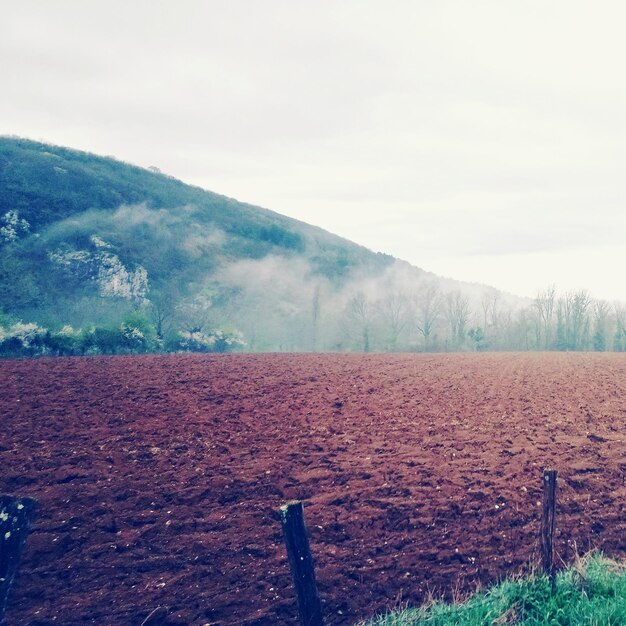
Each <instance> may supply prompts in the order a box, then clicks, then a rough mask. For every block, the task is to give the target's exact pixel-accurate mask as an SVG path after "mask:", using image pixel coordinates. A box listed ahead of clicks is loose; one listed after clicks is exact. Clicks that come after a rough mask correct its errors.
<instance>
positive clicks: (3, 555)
mask: <svg viewBox="0 0 626 626" xmlns="http://www.w3.org/2000/svg"><path fill="white" fill-rule="evenodd" d="M34 516H35V501H34V500H33V499H32V498H14V497H12V496H0V622H2V621H3V619H4V612H5V610H6V607H7V599H8V597H9V590H10V588H11V583H12V582H13V577H14V576H15V572H16V571H17V566H18V564H19V560H20V555H21V553H22V548H23V546H24V542H25V541H26V535H28V531H29V529H30V524H31V522H32V520H33V518H34Z"/></svg>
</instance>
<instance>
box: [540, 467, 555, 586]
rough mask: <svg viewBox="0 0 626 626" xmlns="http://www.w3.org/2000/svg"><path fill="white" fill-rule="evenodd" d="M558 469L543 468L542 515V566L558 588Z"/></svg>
mask: <svg viewBox="0 0 626 626" xmlns="http://www.w3.org/2000/svg"><path fill="white" fill-rule="evenodd" d="M556 476H557V472H556V470H551V469H544V470H543V511H542V515H541V566H542V568H543V571H544V572H545V573H546V574H547V575H548V576H549V577H550V584H551V585H552V590H553V591H554V590H555V588H556V572H555V569H554V529H555V526H556Z"/></svg>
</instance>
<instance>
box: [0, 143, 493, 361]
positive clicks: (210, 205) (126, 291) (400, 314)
mask: <svg viewBox="0 0 626 626" xmlns="http://www.w3.org/2000/svg"><path fill="white" fill-rule="evenodd" d="M446 293H447V295H448V299H449V300H450V303H449V304H448V305H447V308H448V309H449V311H448V318H449V317H450V316H451V315H452V313H453V308H454V299H455V298H456V307H457V309H458V310H457V315H458V316H460V318H461V319H459V320H458V323H457V327H456V328H455V326H454V322H453V323H451V324H446V325H445V328H444V321H443V317H444V316H443V313H444V308H445V307H444V300H443V297H444V294H446ZM487 293H489V294H491V295H490V296H489V297H493V298H494V299H498V298H500V296H499V295H498V294H497V292H495V290H488V289H487V288H485V287H478V286H470V285H464V284H462V283H455V282H454V281H444V280H443V279H439V278H438V277H436V276H434V275H432V274H429V273H428V272H424V271H423V270H421V269H419V268H415V267H412V266H410V265H409V264H407V263H404V262H402V261H398V260H397V259H394V258H393V257H391V256H389V255H385V254H380V253H374V252H372V251H371V250H368V249H367V248H364V247H362V246H359V245H356V244H354V243H352V242H350V241H348V240H346V239H343V238H340V237H337V236H335V235H333V234H331V233H328V232H326V231H324V230H322V229H320V228H317V227H315V226H311V225H309V224H305V223H303V222H300V221H298V220H294V219H291V218H288V217H285V216H283V215H280V214H278V213H275V212H273V211H270V210H267V209H263V208H260V207H256V206H252V205H249V204H245V203H242V202H238V201H237V200H234V199H232V198H228V197H225V196H221V195H218V194H216V193H212V192H210V191H205V190H203V189H200V188H198V187H193V186H190V185H186V184H184V183H183V182H181V181H179V180H177V179H175V178H172V177H170V176H167V175H165V174H162V173H160V172H158V171H153V170H151V169H143V168H140V167H136V166H133V165H129V164H126V163H123V162H120V161H117V160H115V159H113V158H108V157H101V156H96V155H93V154H89V153H85V152H79V151H76V150H71V149H69V148H63V147H58V146H52V145H48V144H43V143H38V142H34V141H30V140H26V139H20V138H14V137H4V138H0V308H1V310H2V312H3V315H4V316H5V319H4V323H3V324H2V320H1V319H0V326H2V325H4V327H5V329H6V328H7V327H8V326H9V324H15V323H16V322H17V321H18V320H21V321H23V322H24V323H34V324H37V325H38V328H40V329H41V328H46V329H52V330H54V331H59V330H60V329H61V328H64V327H65V328H66V332H67V333H69V332H70V331H69V330H67V326H68V325H69V326H71V327H72V332H78V330H76V331H74V330H73V329H74V328H75V329H82V331H81V332H83V333H84V332H85V329H88V328H94V327H98V328H101V329H108V332H109V335H107V336H105V337H100V338H99V339H98V338H96V339H97V340H96V339H93V338H92V339H93V342H95V343H96V344H98V342H100V343H99V344H98V346H99V347H98V348H97V350H98V351H102V350H103V349H105V350H106V346H107V341H108V342H109V343H111V342H113V343H115V342H116V341H117V342H119V340H120V337H119V333H120V332H121V331H120V329H121V328H122V326H123V325H124V324H125V325H126V328H127V335H128V337H126V339H125V340H124V341H126V343H127V346H126V347H127V348H128V349H129V350H131V349H133V346H134V347H135V348H141V347H142V346H143V347H144V348H145V347H146V345H145V344H146V343H150V342H151V343H152V344H154V345H157V344H158V345H161V346H166V347H167V346H170V347H176V348H181V347H187V348H194V349H203V348H206V349H215V348H216V346H217V349H228V348H232V347H235V346H237V345H239V346H243V345H244V344H245V346H246V347H247V349H251V350H318V349H325V350H328V349H340V350H341V349H364V350H369V349H377V350H385V349H392V350H395V349H407V348H411V347H412V348H413V349H416V348H418V347H421V348H425V349H432V348H435V347H437V346H443V345H444V342H445V345H446V347H450V346H453V347H454V346H457V347H459V346H460V345H461V344H464V343H465V342H466V341H467V338H466V331H467V330H468V329H469V325H470V316H469V304H470V298H473V299H474V301H475V303H477V302H478V300H479V299H480V297H484V295H485V294H487ZM418 294H421V296H420V297H418ZM428 294H430V295H428ZM420 298H421V301H422V302H424V301H428V300H429V299H430V300H432V302H431V304H432V305H433V307H434V305H436V311H435V309H434V308H433V315H434V317H433V319H432V320H430V321H429V320H428V319H424V320H422V326H423V324H424V323H426V324H427V329H426V330H425V329H424V328H423V327H420V330H417V329H416V327H415V325H413V324H412V322H411V320H412V319H413V318H415V319H416V318H418V317H419V314H418V313H416V311H415V303H416V301H417V300H419V299H420ZM425 299H426V300H425ZM501 301H502V300H501ZM417 308H418V309H419V306H418V307H417ZM422 308H423V306H422ZM411 309H413V310H411ZM425 315H426V317H428V315H429V314H428V313H426V314H425ZM422 317H423V316H422ZM438 325H439V326H440V328H437V326H438ZM418 326H419V324H418ZM448 326H449V330H447V329H448ZM128 329H131V330H128ZM132 329H135V331H136V332H135V334H134V335H133V332H132ZM25 332H26V331H25ZM33 332H34V333H35V334H36V333H37V332H39V331H37V330H34V331H33ZM111 333H113V334H117V335H118V337H117V339H114V338H113V336H112V335H111ZM181 333H182V334H184V337H183V336H182V335H181ZM5 334H6V332H5ZM105 335H106V333H105ZM139 335H141V336H142V337H143V339H142V340H141V341H140V337H139ZM133 337H134V338H133ZM181 337H182V339H181ZM135 339H136V341H135ZM31 340H32V341H31ZM31 340H29V341H31V343H32V342H35V343H36V338H31ZM83 340H84V337H83V338H82V339H81V341H83ZM15 341H16V342H17V341H18V340H17V339H16V340H15ZM20 341H22V340H21V339H20ZM142 341H143V343H142ZM181 341H182V343H181ZM93 342H92V343H93ZM155 342H156V343H155ZM203 342H204V344H203ZM216 342H217V343H216ZM228 342H230V343H228ZM14 343H15V342H14ZM22 343H23V341H22ZM113 343H112V344H111V346H110V347H111V350H114V347H113ZM140 344H141V345H140ZM94 346H95V344H94ZM94 346H92V347H93V349H94V350H95V349H96V347H94ZM118 347H119V346H118ZM115 350H117V349H115Z"/></svg>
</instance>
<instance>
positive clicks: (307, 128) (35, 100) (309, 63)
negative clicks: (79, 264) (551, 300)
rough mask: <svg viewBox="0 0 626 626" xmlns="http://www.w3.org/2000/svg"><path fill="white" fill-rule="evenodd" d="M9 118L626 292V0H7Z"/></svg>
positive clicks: (569, 283) (560, 277) (531, 271)
mask: <svg viewBox="0 0 626 626" xmlns="http://www.w3.org/2000/svg"><path fill="white" fill-rule="evenodd" d="M0 13H1V15H2V19H1V20H0V90H1V91H0V134H4V135H18V136H21V137H28V138H31V139H36V140H43V141H47V142H51V143H55V144H59V145H64V146H68V147H72V148H76V149H81V150H87V151H89V152H93V153H96V154H101V155H110V156H114V157H116V158H118V159H121V160H124V161H126V162H129V163H133V164H136V165H141V166H144V167H149V166H155V167H158V168H159V169H160V170H162V171H163V172H165V173H167V174H170V175H172V176H175V177H177V178H180V179H181V180H183V181H185V182H187V183H192V184H195V185H198V186H201V187H203V188H206V189H209V190H211V191H215V192H217V193H221V194H224V195H227V196H231V197H234V198H236V199H238V200H241V201H245V202H249V203H252V204H256V205H260V206H263V207H266V208H269V209H272V210H274V211H277V212H279V213H283V214H285V215H289V216H291V217H295V218H297V219H300V220H303V221H305V222H308V223H310V224H315V225H317V226H320V227H322V228H325V229H327V230H329V231H331V232H334V233H336V234H339V235H341V236H344V237H346V238H348V239H351V240H353V241H355V242H357V243H360V244H363V245H365V246H367V247H368V248H371V249H373V250H376V251H381V252H386V253H388V254H392V255H394V256H397V257H399V258H401V259H404V260H406V261H409V262H411V263H412V264H414V265H417V266H418V267H421V268H423V269H426V270H428V271H432V272H435V273H437V274H440V275H443V276H448V277H452V278H456V279H460V280H467V281H472V282H478V283H485V284H489V285H493V286H495V287H497V288H500V289H504V290H506V291H509V292H511V293H514V294H517V295H521V296H528V297H533V296H534V295H536V294H537V292H538V291H539V290H541V289H544V288H545V287H547V286H549V285H552V284H554V285H555V286H556V288H557V290H558V291H560V292H565V291H569V290H574V289H588V290H589V292H590V293H591V295H593V296H594V297H597V298H605V299H609V300H614V299H620V300H625V301H626V280H623V276H622V274H623V270H624V268H625V267H626V240H625V236H624V235H625V233H626V211H625V210H624V207H625V204H626V203H625V201H626V175H625V174H626V172H625V171H624V169H625V168H624V166H625V164H626V81H625V80H624V69H623V62H624V59H625V58H626V37H624V35H623V31H624V24H625V23H626V4H624V3H622V2H618V1H614V2H606V1H602V0H599V1H596V2H593V3H591V2H588V1H585V2H580V1H578V0H565V1H564V0H554V1H550V0H549V1H546V0H541V1H536V0H518V1H514V0H475V1H472V2H468V1H460V0H458V1H452V0H436V1H435V0H407V1H394V0H388V1H386V2H383V1H382V0H380V1H377V2H374V1H368V0H358V1H357V0H354V1H348V0H346V1H342V0H315V2H313V1H311V0H309V1H308V2H304V1H301V0H285V1H281V0H263V2H259V1H258V0H250V1H244V0H222V1H217V0H177V1H174V0H169V1H161V0H150V1H144V0H133V1H132V2H130V1H128V0H124V1H120V0H107V2H102V1H101V0H99V1H97V2H96V1H92V0H72V1H69V0H55V1H54V2H50V1H49V0H41V1H33V0H20V2H15V1H13V0H11V1H9V0H0Z"/></svg>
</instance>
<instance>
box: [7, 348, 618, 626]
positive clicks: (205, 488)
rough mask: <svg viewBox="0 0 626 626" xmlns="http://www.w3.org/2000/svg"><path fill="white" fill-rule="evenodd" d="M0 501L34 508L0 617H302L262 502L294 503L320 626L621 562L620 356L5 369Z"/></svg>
mask: <svg viewBox="0 0 626 626" xmlns="http://www.w3.org/2000/svg"><path fill="white" fill-rule="evenodd" d="M0 381H1V387H0V418H1V428H2V430H1V436H0V468H1V472H0V492H4V493H11V494H15V495H28V496H32V497H34V498H36V499H37V500H38V501H39V508H40V513H39V517H38V519H37V521H36V524H35V527H34V530H33V532H32V534H31V535H30V537H29V539H28V542H27V547H26V551H25V554H24V556H23V561H22V565H21V568H20V571H19V574H18V577H17V578H16V581H15V585H14V588H13V592H12V596H11V598H10V603H9V609H8V612H7V625H8V626H16V625H30V626H37V625H44V624H45V625H50V624H67V625H70V624H72V625H74V624H99V625H127V624H128V625H137V626H139V625H140V624H142V622H143V621H144V620H145V618H146V617H147V616H148V615H149V614H150V613H151V611H153V610H154V609H155V608H157V607H166V608H163V609H162V610H160V611H157V613H155V614H154V615H153V618H152V619H153V621H149V622H148V623H151V624H156V623H159V624H161V623H163V624H193V625H198V626H199V625H202V624H211V625H218V624H219V625H231V624H247V625H252V624H256V625H266V624H267V625H269V624H296V623H297V616H296V607H295V600H294V595H293V591H292V587H291V580H290V574H289V570H288V564H287V559H286V555H285V550H284V547H283V544H282V539H281V529H280V522H279V517H278V514H277V509H278V507H279V506H280V505H281V504H282V503H284V502H285V501H287V500H290V499H293V498H298V499H302V500H303V501H304V504H305V514H306V520H307V525H308V527H309V530H310V536H311V546H312V550H313V555H314V559H315V561H316V571H317V578H318V583H319V587H320V594H321V596H322V599H323V606H324V611H325V614H326V616H327V622H328V623H329V624H352V623H354V622H355V621H357V620H358V619H359V618H363V617H367V616H369V615H371V614H373V613H374V612H376V611H380V610H384V609H385V608H386V607H389V606H392V605H393V603H394V602H397V601H403V602H404V601H409V602H419V601H421V600H422V599H423V598H424V597H425V595H426V594H427V593H428V592H435V593H443V594H448V595H449V594H451V593H453V592H454V591H455V590H456V591H459V590H460V591H469V590H471V589H473V588H475V586H476V585H477V584H478V583H488V582H491V581H494V580H496V579H498V578H499V577H502V576H504V575H506V574H509V573H514V572H517V571H519V569H520V568H522V567H523V566H524V565H525V564H527V563H528V562H529V560H530V559H532V558H534V557H535V556H536V552H537V535H538V520H539V514H540V507H539V506H538V501H539V500H540V498H541V475H542V469H543V468H544V467H545V466H553V467H555V468H556V469H558V470H559V504H558V518H557V526H558V530H557V534H558V540H557V551H558V554H559V556H560V558H562V559H563V560H564V561H566V562H567V561H569V560H571V559H572V557H573V555H574V552H575V550H578V551H579V552H583V551H586V550H587V549H589V548H592V547H597V548H601V549H602V550H604V551H605V552H606V553H608V554H609V555H613V556H618V557H624V556H626V356H624V355H608V354H599V355H591V354H482V355H462V354H456V355H432V356H431V355H365V356H364V355H215V356H147V357H145V356H144V357H108V358H107V357H98V358H84V359H81V358H71V359H40V360H15V361H2V362H0Z"/></svg>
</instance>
